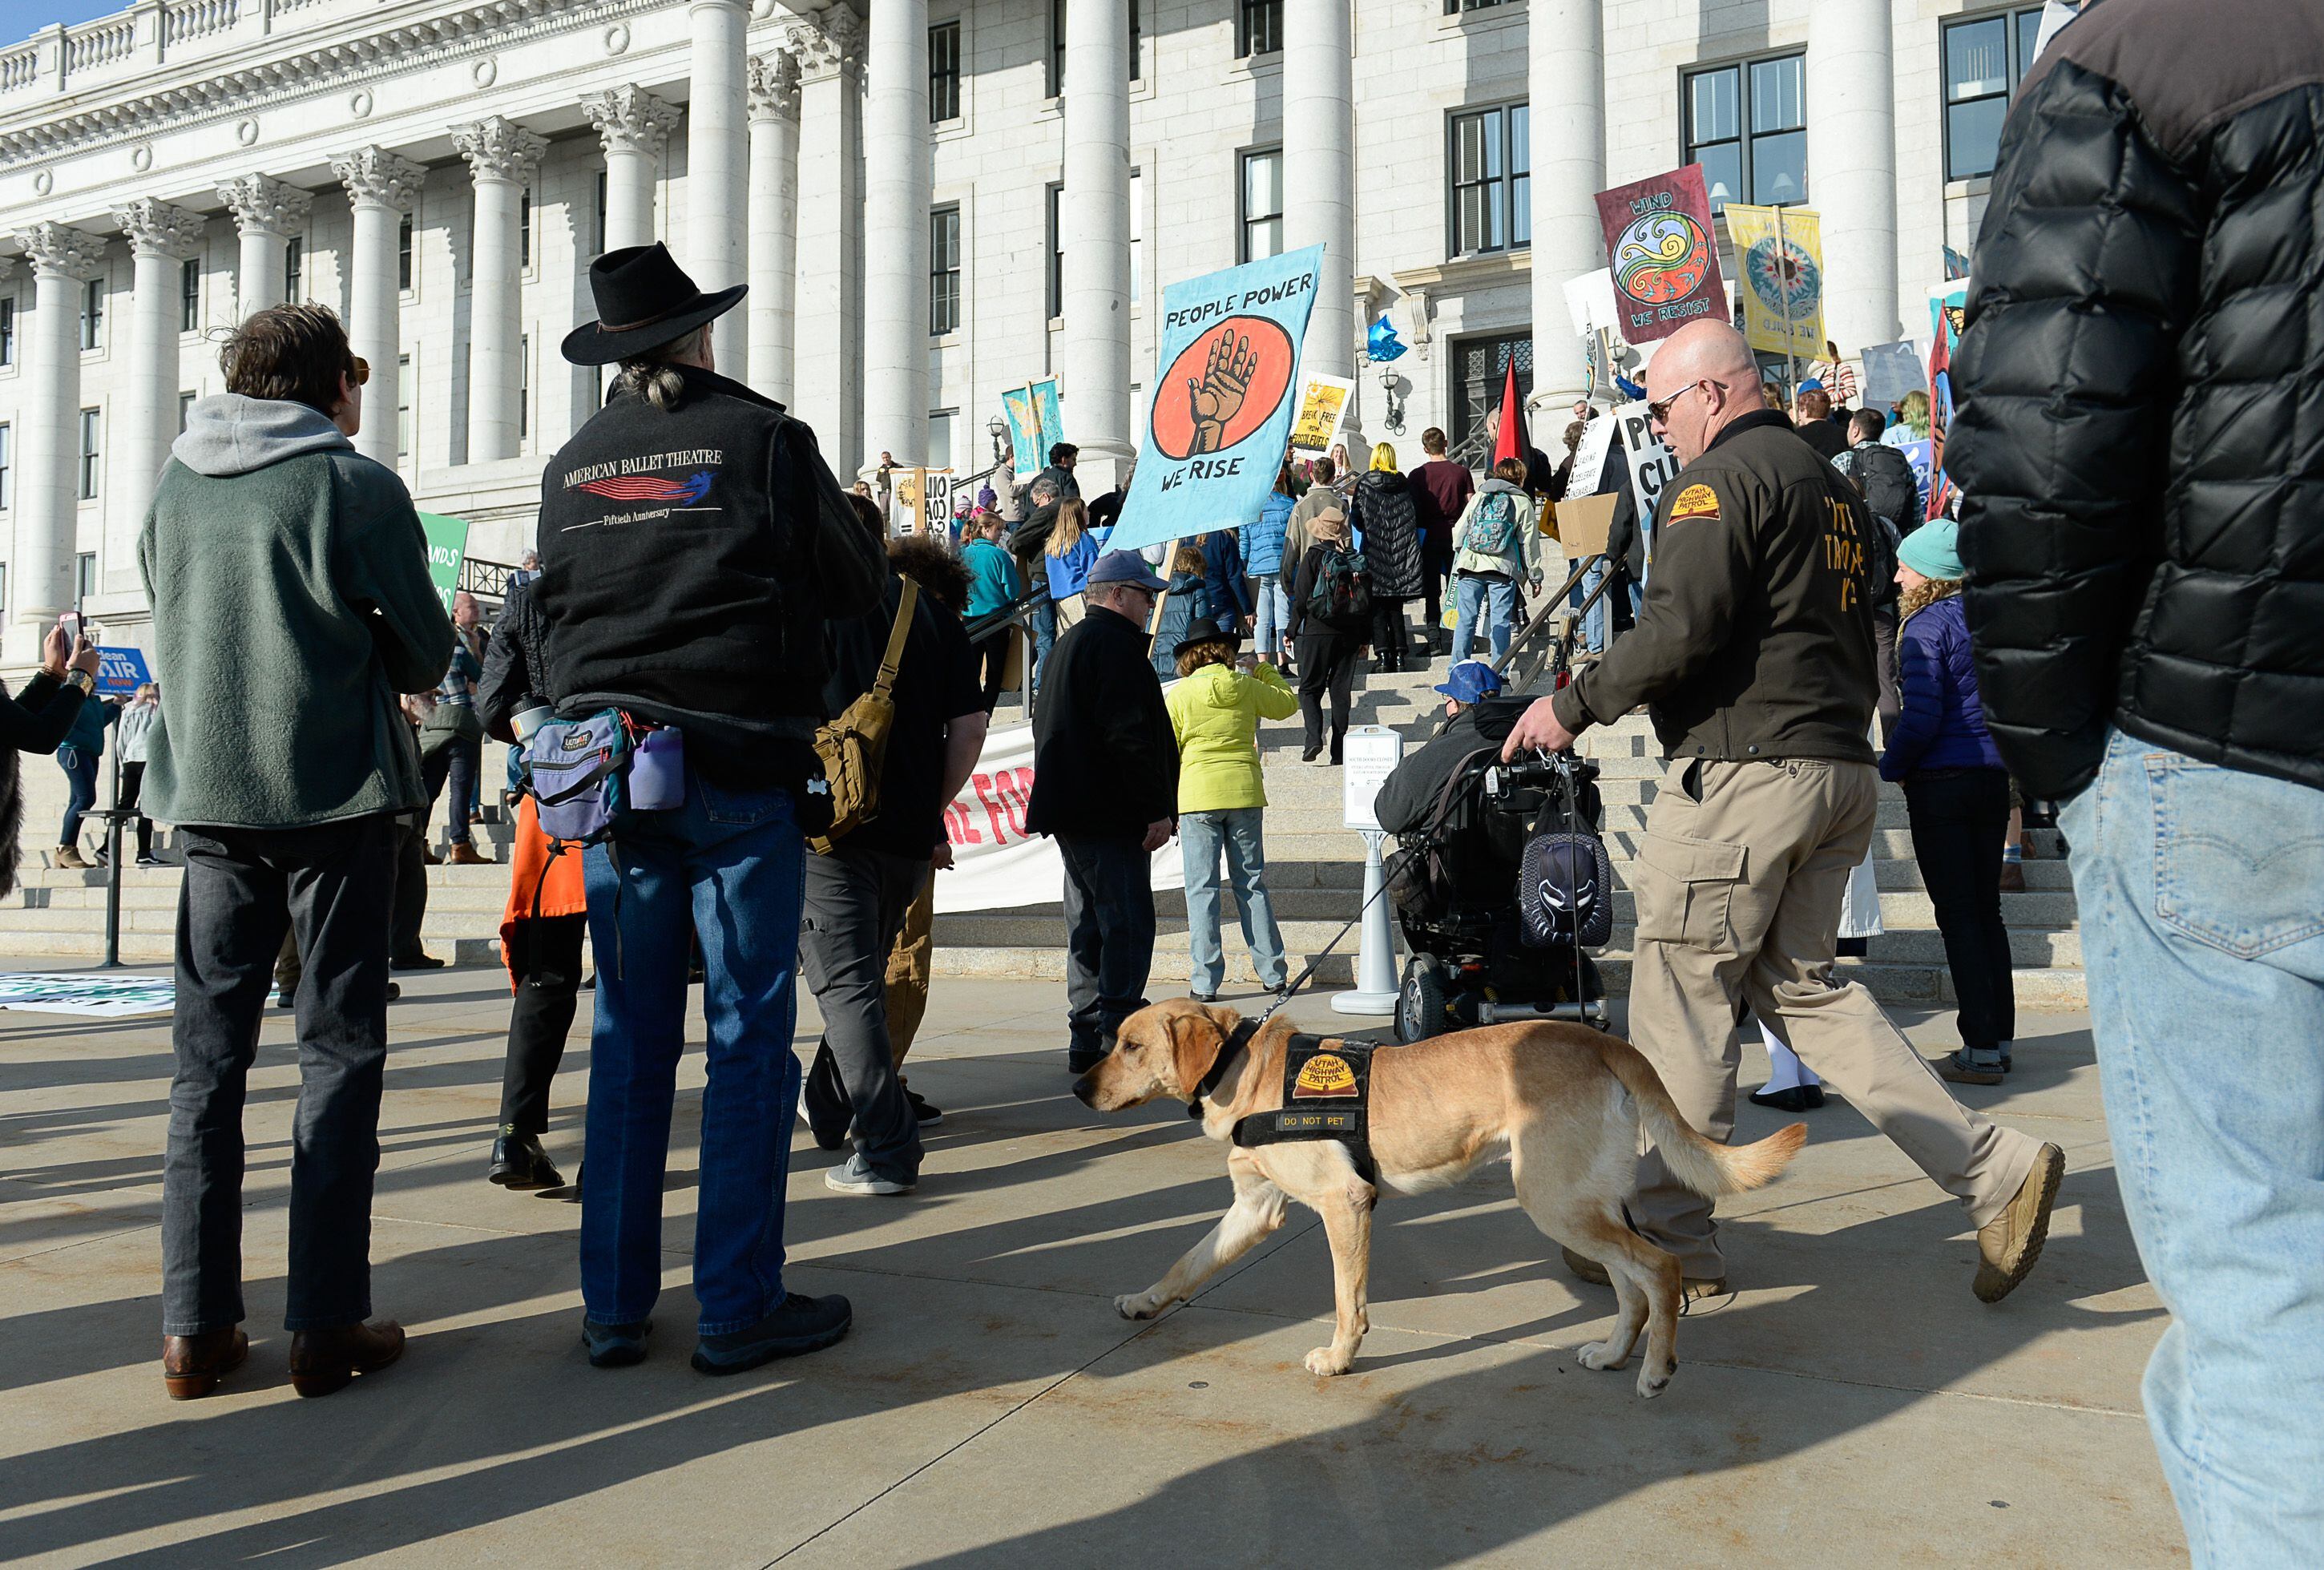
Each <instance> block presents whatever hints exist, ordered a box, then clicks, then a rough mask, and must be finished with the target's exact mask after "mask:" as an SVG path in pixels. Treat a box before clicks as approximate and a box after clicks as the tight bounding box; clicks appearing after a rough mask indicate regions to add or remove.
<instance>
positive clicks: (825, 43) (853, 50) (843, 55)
mask: <svg viewBox="0 0 2324 1570" xmlns="http://www.w3.org/2000/svg"><path fill="white" fill-rule="evenodd" d="M863 41H864V27H863V19H862V17H860V16H858V15H856V14H855V13H854V12H853V11H852V10H850V9H849V8H848V7H847V6H845V5H834V6H833V7H832V8H831V9H830V10H828V11H825V12H824V13H822V14H821V17H820V19H819V20H816V21H809V20H807V19H806V18H801V19H800V20H799V21H797V22H794V23H790V25H788V27H786V28H784V29H783V46H784V48H785V49H787V50H788V51H789V52H791V53H792V54H795V55H797V56H798V60H799V65H800V67H801V68H802V69H806V70H809V71H813V72H815V73H816V74H817V75H822V74H825V73H827V72H830V71H834V70H840V69H844V68H846V67H848V66H852V65H855V64H857V63H859V62H861V61H862V59H863Z"/></svg>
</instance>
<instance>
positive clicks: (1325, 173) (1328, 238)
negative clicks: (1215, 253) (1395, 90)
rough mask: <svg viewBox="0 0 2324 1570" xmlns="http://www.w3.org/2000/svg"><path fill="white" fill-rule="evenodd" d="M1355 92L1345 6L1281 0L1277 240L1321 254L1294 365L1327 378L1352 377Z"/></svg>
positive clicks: (1336, 0)
mask: <svg viewBox="0 0 2324 1570" xmlns="http://www.w3.org/2000/svg"><path fill="white" fill-rule="evenodd" d="M1072 36H1073V33H1072V31H1071V29H1070V28H1068V29H1067V32H1066V37H1068V38H1071V37H1072ZM1355 90H1356V89H1355V75H1354V35H1353V32H1352V31H1351V22H1350V20H1349V12H1348V0H1285V5H1284V8H1283V243H1284V245H1285V248H1286V249H1288V250H1296V249H1298V248H1299V247H1300V246H1302V245H1321V246H1323V275H1322V277H1320V278H1319V279H1318V280H1317V281H1316V285H1315V310H1314V315H1313V316H1311V317H1309V318H1308V320H1307V341H1306V345H1305V350H1304V351H1303V353H1302V356H1301V360H1300V365H1301V367H1302V369H1303V370H1307V371H1320V372H1323V373H1325V374H1330V375H1333V376H1352V375H1354V374H1356V302H1355V276H1356V122H1355Z"/></svg>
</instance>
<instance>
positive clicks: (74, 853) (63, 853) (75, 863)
mask: <svg viewBox="0 0 2324 1570" xmlns="http://www.w3.org/2000/svg"><path fill="white" fill-rule="evenodd" d="M50 859H51V860H52V861H54V862H55V863H56V864H57V865H59V866H60V867H64V868H67V869H69V871H72V872H76V873H85V872H87V871H88V869H89V866H90V863H89V860H88V857H86V856H84V855H82V854H80V846H78V845H59V846H57V848H56V850H55V852H54V853H53V854H52V855H51V858H50Z"/></svg>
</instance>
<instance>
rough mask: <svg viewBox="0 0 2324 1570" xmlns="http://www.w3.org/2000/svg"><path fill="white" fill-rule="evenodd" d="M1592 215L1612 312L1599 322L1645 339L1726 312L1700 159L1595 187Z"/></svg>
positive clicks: (1626, 335) (1630, 336)
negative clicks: (1601, 234)
mask: <svg viewBox="0 0 2324 1570" xmlns="http://www.w3.org/2000/svg"><path fill="white" fill-rule="evenodd" d="M1730 210H1732V209H1730ZM1598 221H1599V223H1600V225H1602V226H1604V228H1605V231H1606V257H1607V261H1608V263H1609V266H1610V269H1611V271H1612V272H1613V277H1614V309H1615V310H1616V311H1617V313H1618V317H1619V319H1618V321H1616V322H1612V323H1600V324H1599V325H1601V326H1610V327H1614V328H1618V330H1619V332H1620V334H1621V336H1622V337H1624V338H1625V339H1627V340H1628V342H1630V343H1633V344H1648V343H1653V342H1655V341H1656V340H1658V339H1661V338H1666V337H1670V336H1671V334H1673V333H1674V332H1676V331H1678V329H1679V328H1683V327H1684V326H1685V325H1686V324H1687V323H1689V322H1691V321H1699V320H1701V319H1704V318H1706V317H1714V316H1716V317H1723V316H1724V315H1725V314H1726V311H1727V289H1726V286H1725V285H1724V284H1723V283H1722V282H1720V277H1719V242H1718V239H1717V237H1716V235H1715V234H1714V232H1713V231H1712V229H1711V198H1710V196H1709V194H1708V193H1707V192H1706V191H1705V190H1704V189H1703V184H1702V166H1701V164H1699V163H1690V164H1688V165H1687V166H1686V167H1685V168H1683V169H1674V170H1673V171H1670V172H1669V173H1668V174H1658V175H1655V176H1654V177H1653V178H1652V179H1650V180H1633V181H1632V182H1631V183H1629V184H1628V185H1619V186H1616V187H1615V188H1614V189H1612V190H1601V191H1600V192H1599V193H1598Z"/></svg>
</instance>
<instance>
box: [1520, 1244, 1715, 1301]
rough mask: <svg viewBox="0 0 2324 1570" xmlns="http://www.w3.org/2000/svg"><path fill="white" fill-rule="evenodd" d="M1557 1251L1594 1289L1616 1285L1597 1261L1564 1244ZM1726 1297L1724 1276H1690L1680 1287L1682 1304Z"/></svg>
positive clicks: (1579, 1276) (1574, 1273) (1576, 1274)
mask: <svg viewBox="0 0 2324 1570" xmlns="http://www.w3.org/2000/svg"><path fill="white" fill-rule="evenodd" d="M1557 1251H1558V1252H1559V1253H1560V1254H1563V1256H1564V1258H1565V1268H1566V1269H1567V1270H1571V1271H1572V1273H1573V1275H1574V1276H1575V1277H1576V1278H1577V1279H1581V1280H1584V1281H1587V1282H1589V1283H1590V1284H1591V1286H1593V1287H1610V1286H1612V1285H1613V1284H1614V1282H1613V1279H1612V1278H1611V1277H1609V1276H1608V1275H1607V1274H1606V1267H1605V1266H1603V1265H1601V1264H1600V1263H1599V1262H1598V1261H1596V1260H1588V1259H1584V1258H1582V1256H1581V1255H1580V1254H1577V1253H1575V1252H1574V1251H1572V1249H1570V1248H1567V1247H1566V1246H1565V1245H1564V1244H1563V1243H1560V1244H1559V1245H1558V1248H1557ZM1725 1296H1727V1278H1726V1277H1724V1276H1721V1277H1720V1278H1719V1279H1717V1280H1715V1281H1714V1280H1708V1279H1704V1278H1702V1277H1701V1276H1689V1277H1687V1278H1686V1279H1684V1280H1683V1282H1682V1283H1681V1285H1680V1290H1679V1298H1680V1300H1681V1301H1682V1302H1688V1303H1691V1302H1693V1301H1694V1300H1696V1299H1697V1298H1724V1297H1725Z"/></svg>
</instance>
